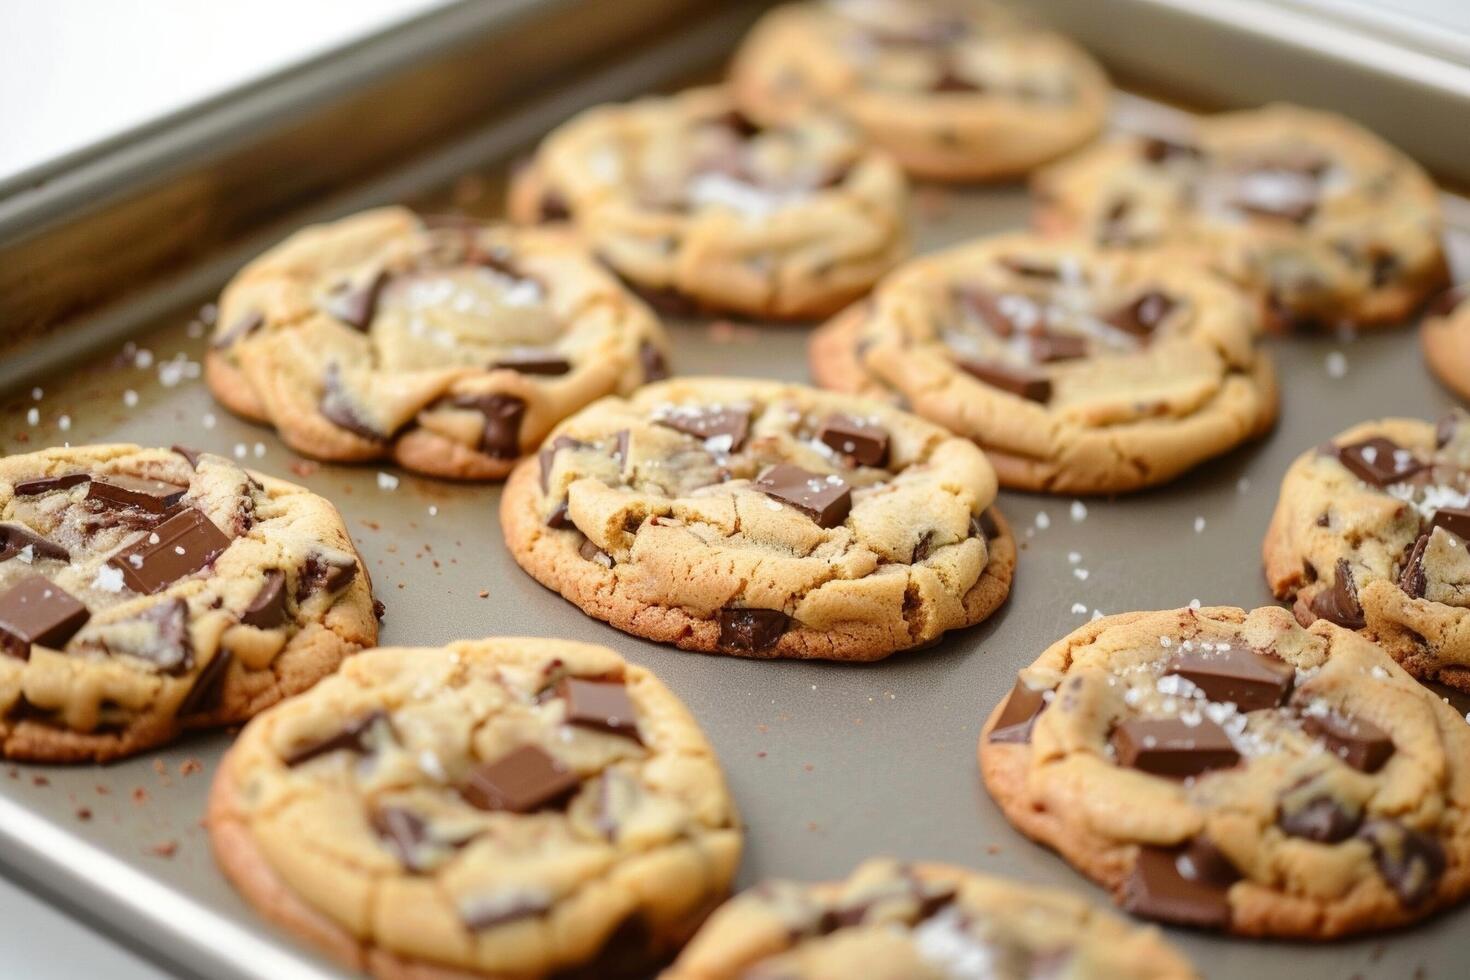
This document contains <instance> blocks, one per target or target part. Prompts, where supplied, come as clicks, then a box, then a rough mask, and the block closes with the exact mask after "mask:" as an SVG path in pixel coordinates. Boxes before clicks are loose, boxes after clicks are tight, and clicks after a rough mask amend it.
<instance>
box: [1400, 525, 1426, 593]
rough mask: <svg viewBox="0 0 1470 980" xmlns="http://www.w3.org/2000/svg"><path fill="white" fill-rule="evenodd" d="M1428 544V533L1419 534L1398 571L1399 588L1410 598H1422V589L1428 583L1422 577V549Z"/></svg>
mask: <svg viewBox="0 0 1470 980" xmlns="http://www.w3.org/2000/svg"><path fill="white" fill-rule="evenodd" d="M1428 546H1429V535H1427V534H1421V535H1419V538H1418V540H1416V541H1415V542H1414V544H1413V547H1412V548H1411V549H1410V551H1409V557H1408V558H1407V559H1406V560H1405V561H1404V569H1403V571H1402V572H1400V573H1399V588H1401V589H1403V590H1404V593H1405V594H1406V595H1408V596H1409V597H1410V598H1412V599H1422V598H1424V589H1425V587H1426V586H1427V585H1428V582H1427V580H1426V579H1425V577H1424V549H1425V548H1427V547H1428Z"/></svg>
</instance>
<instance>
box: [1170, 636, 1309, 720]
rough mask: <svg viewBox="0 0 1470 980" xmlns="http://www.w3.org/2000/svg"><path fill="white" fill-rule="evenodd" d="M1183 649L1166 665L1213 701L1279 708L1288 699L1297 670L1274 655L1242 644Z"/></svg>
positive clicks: (1252, 707) (1243, 708)
mask: <svg viewBox="0 0 1470 980" xmlns="http://www.w3.org/2000/svg"><path fill="white" fill-rule="evenodd" d="M1215 647H1216V648H1215V649H1214V650H1200V649H1190V650H1180V651H1179V652H1178V653H1176V654H1174V656H1173V657H1172V658H1171V659H1170V660H1169V663H1168V665H1167V666H1166V667H1165V668H1164V673H1165V674H1177V675H1179V676H1180V677H1183V678H1185V679H1186V680H1188V681H1191V682H1192V683H1193V684H1194V685H1195V686H1196V687H1198V688H1199V689H1200V690H1201V691H1203V692H1204V693H1205V697H1207V698H1209V699H1210V700H1211V701H1229V702H1233V703H1234V704H1235V706H1236V707H1237V708H1239V709H1240V710H1241V711H1258V710H1260V709H1261V708H1276V707H1279V706H1281V705H1283V704H1285V703H1286V699H1287V697H1288V696H1289V695H1290V694H1291V687H1292V684H1294V683H1295V682H1296V670H1295V669H1293V668H1292V666H1291V665H1290V664H1287V663H1285V662H1283V661H1281V660H1278V659H1276V658H1275V657H1267V656H1262V655H1261V654H1259V653H1256V652H1255V651H1253V650H1244V649H1241V648H1239V647H1234V646H1230V647H1226V648H1225V649H1223V650H1222V649H1220V648H1219V647H1220V644H1215Z"/></svg>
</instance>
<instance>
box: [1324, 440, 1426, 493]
mask: <svg viewBox="0 0 1470 980" xmlns="http://www.w3.org/2000/svg"><path fill="white" fill-rule="evenodd" d="M1337 459H1338V461H1339V462H1341V463H1342V465H1343V466H1346V467H1347V469H1348V472H1350V473H1352V474H1353V476H1356V477H1357V478H1358V479H1360V480H1362V481H1364V482H1365V483H1371V484H1373V485H1374V486H1375V487H1386V486H1388V485H1389V484H1390V483H1399V482H1401V481H1403V480H1407V479H1408V478H1409V477H1411V476H1413V475H1414V474H1415V473H1418V472H1419V471H1420V470H1423V469H1426V468H1427V467H1428V464H1427V463H1424V462H1422V461H1420V460H1419V459H1418V458H1416V457H1415V456H1414V454H1413V453H1411V452H1410V451H1409V450H1407V449H1404V448H1402V447H1401V446H1399V445H1398V443H1396V442H1393V441H1392V440H1390V439H1385V438H1383V437H1382V436H1374V437H1373V438H1371V439H1364V440H1363V441H1362V442H1355V443H1353V444H1352V445H1349V446H1343V447H1341V448H1339V449H1338V450H1337Z"/></svg>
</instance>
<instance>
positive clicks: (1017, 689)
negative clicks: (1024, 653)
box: [985, 676, 1047, 745]
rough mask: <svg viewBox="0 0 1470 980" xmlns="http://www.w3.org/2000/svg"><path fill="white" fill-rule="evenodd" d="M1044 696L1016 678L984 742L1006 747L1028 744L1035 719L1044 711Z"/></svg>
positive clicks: (1045, 701) (1044, 693)
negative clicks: (1000, 744)
mask: <svg viewBox="0 0 1470 980" xmlns="http://www.w3.org/2000/svg"><path fill="white" fill-rule="evenodd" d="M1046 694H1047V692H1046V691H1037V690H1033V689H1032V688H1031V687H1029V686H1027V684H1026V682H1025V681H1024V680H1022V679H1021V678H1020V677H1019V676H1017V678H1016V684H1015V686H1014V687H1012V688H1011V693H1010V695H1009V696H1007V697H1006V705H1005V707H1004V708H1002V709H1000V714H999V715H998V716H997V717H996V719H995V726H994V727H993V728H991V729H990V734H989V735H987V736H986V737H985V740H986V741H987V742H1000V743H1002V744H1007V745H1024V744H1026V743H1029V742H1030V741H1031V729H1032V728H1034V727H1035V726H1036V719H1037V718H1038V717H1040V716H1041V713H1042V712H1043V711H1045V710H1046V705H1047V699H1046Z"/></svg>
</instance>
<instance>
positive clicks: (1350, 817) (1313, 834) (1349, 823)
mask: <svg viewBox="0 0 1470 980" xmlns="http://www.w3.org/2000/svg"><path fill="white" fill-rule="evenodd" d="M1362 823H1363V810H1362V808H1361V807H1359V806H1356V805H1351V804H1348V803H1345V802H1343V801H1342V800H1339V799H1337V798H1336V797H1334V796H1333V795H1332V794H1331V793H1329V792H1327V791H1326V790H1324V789H1321V788H1319V787H1314V786H1313V785H1312V784H1311V783H1304V784H1302V785H1301V786H1296V787H1292V788H1290V789H1288V790H1287V791H1286V792H1284V793H1282V794H1281V803H1280V805H1279V807H1278V809H1277V811H1276V826H1278V827H1280V828H1281V829H1282V830H1283V831H1285V832H1286V833H1288V834H1290V835H1291V836H1292V837H1302V838H1305V839H1306V840H1311V841H1316V842H1317V843H1319V844H1336V843H1338V842H1339V841H1345V840H1347V839H1348V838H1349V837H1351V836H1353V834H1355V833H1357V832H1358V827H1359V826H1361V825H1362Z"/></svg>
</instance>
